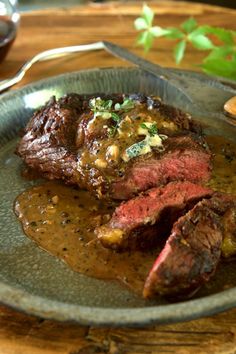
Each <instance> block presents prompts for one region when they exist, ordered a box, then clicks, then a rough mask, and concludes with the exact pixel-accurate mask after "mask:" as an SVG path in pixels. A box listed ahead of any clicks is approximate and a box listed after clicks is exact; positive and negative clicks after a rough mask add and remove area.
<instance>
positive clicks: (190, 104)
mask: <svg viewBox="0 0 236 354" xmlns="http://www.w3.org/2000/svg"><path fill="white" fill-rule="evenodd" d="M103 45H104V49H105V50H106V51H107V52H109V53H111V54H112V55H114V56H116V57H118V58H121V59H123V60H126V61H128V62H130V63H133V64H135V65H136V66H138V67H139V68H141V69H142V70H144V71H147V72H149V73H151V74H152V75H155V76H157V77H158V78H159V80H161V81H163V83H164V85H166V87H165V88H166V90H173V92H175V93H176V96H175V98H174V101H173V100H172V102H171V104H172V105H174V106H177V107H179V108H181V109H183V110H185V111H187V112H189V113H190V114H191V115H192V116H195V117H197V118H198V119H199V120H202V121H204V119H205V118H206V117H207V118H208V119H209V118H211V121H212V124H213V125H214V123H215V126H216V127H218V126H220V129H222V128H224V123H225V122H226V123H227V124H229V125H233V126H234V122H233V121H231V120H229V119H228V118H227V117H226V116H225V114H224V109H223V107H224V104H225V102H226V101H227V100H229V99H230V98H231V97H233V96H236V89H235V87H236V85H235V87H233V86H234V83H233V82H230V81H229V84H228V83H227V80H224V83H222V82H221V81H220V80H218V79H214V78H212V77H210V76H207V75H203V74H200V75H199V76H198V75H195V76H191V78H188V77H187V76H184V75H183V76H182V77H181V76H180V75H177V74H176V73H175V72H173V71H172V70H170V69H167V68H164V67H161V66H160V65H157V64H154V63H152V62H150V61H148V60H146V59H144V58H141V57H139V56H138V55H136V54H134V53H132V52H130V51H128V50H127V49H125V48H123V47H120V46H118V45H116V44H114V43H111V42H108V41H103ZM216 119H217V124H216V122H214V120H215V121H216ZM219 121H221V122H222V123H221V124H220V123H219ZM225 129H226V128H225Z"/></svg>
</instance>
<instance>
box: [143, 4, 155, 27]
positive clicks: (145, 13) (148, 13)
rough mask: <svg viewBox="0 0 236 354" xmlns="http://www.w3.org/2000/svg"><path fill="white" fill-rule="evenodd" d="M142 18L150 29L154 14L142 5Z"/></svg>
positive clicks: (145, 5) (146, 6)
mask: <svg viewBox="0 0 236 354" xmlns="http://www.w3.org/2000/svg"><path fill="white" fill-rule="evenodd" d="M142 17H143V18H144V20H145V21H146V23H147V24H148V26H149V27H151V25H152V21H153V19H154V12H153V11H152V9H151V8H150V7H149V6H148V5H147V4H144V5H143V11H142Z"/></svg>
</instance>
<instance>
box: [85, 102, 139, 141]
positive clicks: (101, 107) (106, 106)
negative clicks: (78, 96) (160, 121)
mask: <svg viewBox="0 0 236 354" xmlns="http://www.w3.org/2000/svg"><path fill="white" fill-rule="evenodd" d="M112 106H113V101H112V100H102V99H101V98H100V97H96V98H92V99H91V100H90V101H89V107H90V109H91V111H92V112H93V114H94V118H96V117H101V118H102V119H110V118H111V119H112V120H113V121H114V122H115V123H116V124H115V126H113V127H109V128H108V135H109V136H114V135H115V133H116V131H117V129H118V127H119V124H120V122H121V117H120V115H119V114H118V113H116V112H121V113H122V111H123V112H127V111H129V110H131V109H132V108H134V106H135V103H134V101H132V100H130V99H129V98H125V99H124V101H123V103H116V104H115V105H114V107H112ZM115 111H116V112H115Z"/></svg>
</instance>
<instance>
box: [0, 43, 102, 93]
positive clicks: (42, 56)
mask: <svg viewBox="0 0 236 354" xmlns="http://www.w3.org/2000/svg"><path fill="white" fill-rule="evenodd" d="M101 49H104V43H103V42H95V43H91V44H83V45H75V46H70V47H61V48H54V49H49V50H45V51H44V52H41V53H38V54H36V55H35V56H34V57H32V58H31V59H29V60H28V61H26V62H25V64H24V65H23V66H22V67H21V68H20V69H19V70H18V71H17V73H16V74H15V75H14V76H12V77H11V78H8V79H6V80H1V81H0V92H2V91H5V90H6V89H8V88H10V87H12V86H13V85H15V84H17V83H18V82H20V81H21V80H22V79H23V77H24V76H25V73H26V72H27V71H28V70H29V69H30V68H31V66H32V65H33V64H35V63H37V62H40V61H46V60H51V59H56V58H59V57H63V56H66V55H69V54H73V53H77V52H86V51H93V50H101Z"/></svg>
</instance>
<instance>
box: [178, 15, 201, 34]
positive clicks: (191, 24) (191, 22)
mask: <svg viewBox="0 0 236 354" xmlns="http://www.w3.org/2000/svg"><path fill="white" fill-rule="evenodd" d="M180 27H181V28H182V29H183V30H184V31H185V32H187V33H190V32H192V31H193V30H194V29H195V28H196V27H197V21H196V20H195V19H194V18H193V17H190V18H189V19H188V20H186V21H185V22H183V23H182V24H181V26H180Z"/></svg>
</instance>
